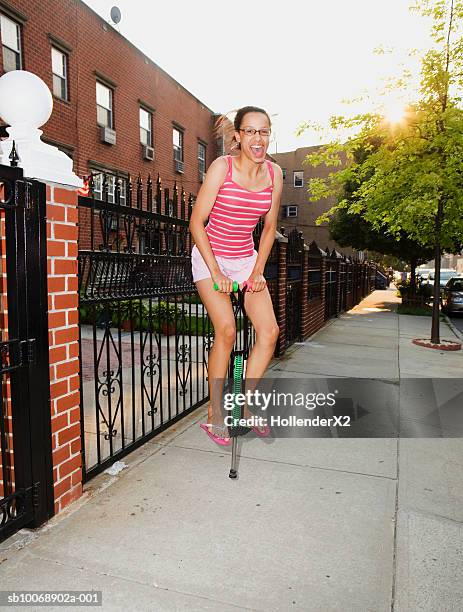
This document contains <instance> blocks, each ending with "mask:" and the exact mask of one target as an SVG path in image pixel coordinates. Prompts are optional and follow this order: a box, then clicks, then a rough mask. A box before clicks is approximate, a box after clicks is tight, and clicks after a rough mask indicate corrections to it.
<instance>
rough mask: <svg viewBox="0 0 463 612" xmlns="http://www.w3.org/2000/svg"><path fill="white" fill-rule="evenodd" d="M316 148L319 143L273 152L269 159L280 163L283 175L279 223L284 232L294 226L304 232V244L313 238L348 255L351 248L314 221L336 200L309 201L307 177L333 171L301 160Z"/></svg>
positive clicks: (324, 226)
mask: <svg viewBox="0 0 463 612" xmlns="http://www.w3.org/2000/svg"><path fill="white" fill-rule="evenodd" d="M319 149H320V146H313V147H301V148H299V149H296V150H295V151H288V152H285V153H272V159H274V160H275V162H276V163H277V164H278V165H279V166H281V168H282V170H283V177H284V178H283V194H282V197H281V209H280V218H279V225H280V226H283V227H284V228H285V230H286V234H288V233H289V231H291V229H293V228H294V227H297V228H298V229H299V230H301V231H302V232H303V233H304V240H305V243H306V244H309V243H310V242H312V240H315V242H316V243H317V244H318V245H319V246H320V247H321V248H323V249H324V248H326V247H329V248H330V249H333V248H335V249H337V250H338V251H341V252H342V253H345V254H346V255H349V254H351V252H352V249H348V248H345V247H339V246H338V245H337V244H336V242H334V240H332V239H331V238H330V233H329V230H328V227H327V225H326V224H324V225H316V224H315V221H316V219H317V217H319V216H320V215H321V214H322V213H323V212H325V211H326V210H328V209H329V208H331V206H333V205H334V204H335V203H336V201H335V198H334V197H330V198H323V199H321V200H318V201H317V202H311V201H310V200H309V194H308V193H307V183H308V181H309V179H311V178H317V177H321V178H325V177H327V176H328V174H329V173H330V172H331V171H332V169H331V168H327V167H326V166H323V165H321V166H318V167H316V168H314V167H312V166H310V165H308V164H303V163H302V162H303V160H304V159H305V158H306V156H307V155H309V154H310V153H314V152H315V151H317V150H319Z"/></svg>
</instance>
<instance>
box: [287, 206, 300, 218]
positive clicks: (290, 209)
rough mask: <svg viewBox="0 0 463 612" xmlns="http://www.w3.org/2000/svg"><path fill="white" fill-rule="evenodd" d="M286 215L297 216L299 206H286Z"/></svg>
mask: <svg viewBox="0 0 463 612" xmlns="http://www.w3.org/2000/svg"><path fill="white" fill-rule="evenodd" d="M284 208H285V217H286V218H288V217H297V206H293V205H291V206H285V207H284Z"/></svg>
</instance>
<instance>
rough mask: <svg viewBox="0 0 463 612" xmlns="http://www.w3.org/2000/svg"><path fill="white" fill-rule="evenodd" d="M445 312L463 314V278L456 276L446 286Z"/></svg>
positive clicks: (444, 294) (443, 295) (443, 306)
mask: <svg viewBox="0 0 463 612" xmlns="http://www.w3.org/2000/svg"><path fill="white" fill-rule="evenodd" d="M442 310H443V311H444V312H463V277H461V276H455V277H453V278H451V279H450V280H449V281H448V282H447V284H446V285H445V288H444V292H443V294H442Z"/></svg>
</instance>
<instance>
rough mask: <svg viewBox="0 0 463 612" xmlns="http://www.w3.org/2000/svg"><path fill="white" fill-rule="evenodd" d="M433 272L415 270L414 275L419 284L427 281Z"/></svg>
mask: <svg viewBox="0 0 463 612" xmlns="http://www.w3.org/2000/svg"><path fill="white" fill-rule="evenodd" d="M430 272H434V268H416V270H415V274H416V277H417V279H418V280H419V281H420V282H423V281H427V280H428V277H429V273H430Z"/></svg>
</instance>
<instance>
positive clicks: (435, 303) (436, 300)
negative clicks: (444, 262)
mask: <svg viewBox="0 0 463 612" xmlns="http://www.w3.org/2000/svg"><path fill="white" fill-rule="evenodd" d="M443 211H444V204H443V202H442V197H441V198H440V199H439V204H438V206H437V214H436V222H435V229H436V247H435V250H434V291H433V300H432V325H431V342H432V343H433V344H439V343H440V330H439V316H440V311H439V305H440V260H441V246H440V242H441V241H440V230H441V225H442V214H443Z"/></svg>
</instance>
